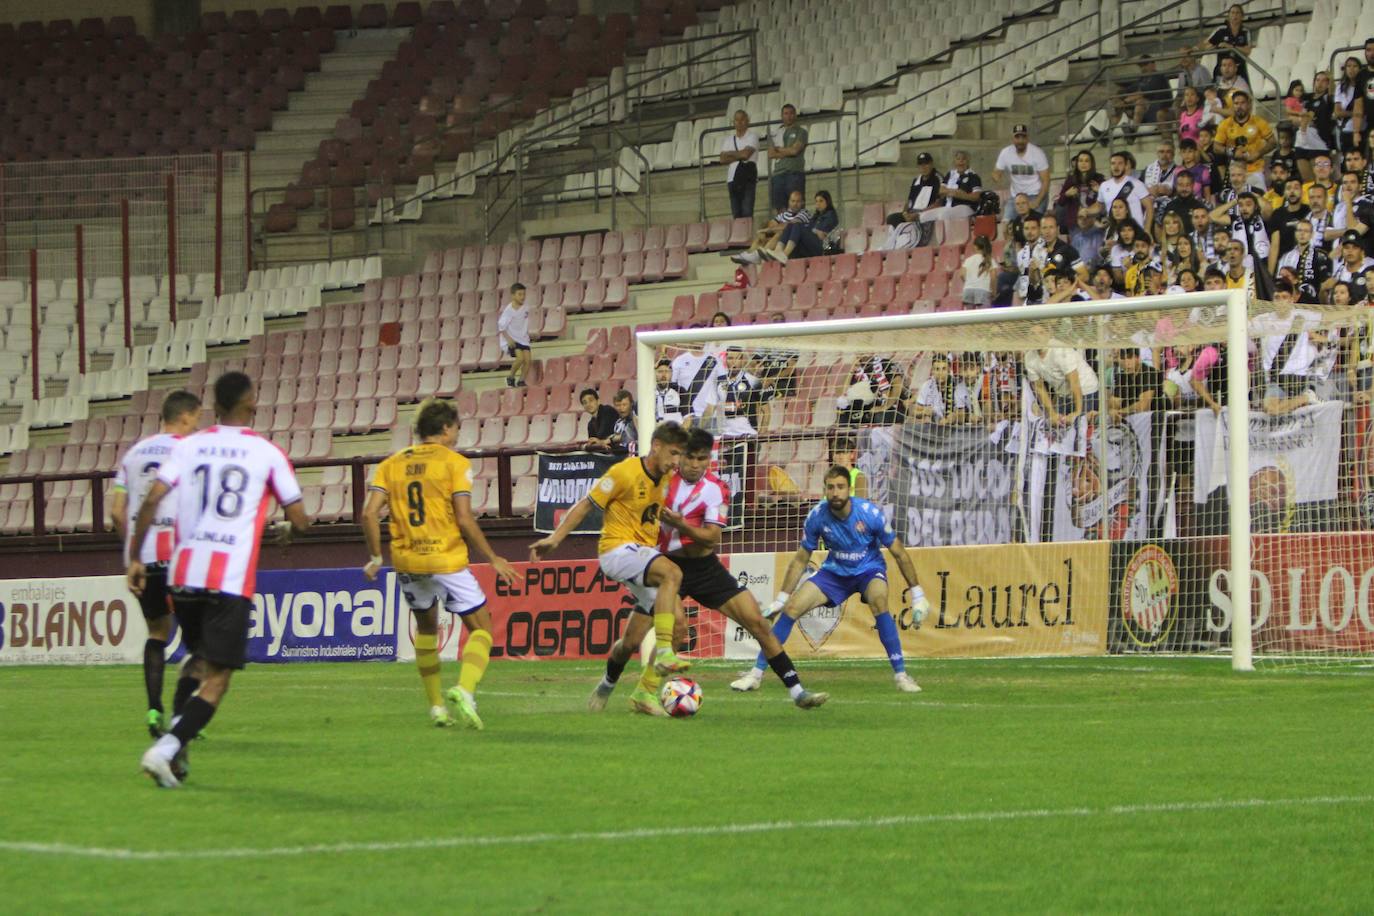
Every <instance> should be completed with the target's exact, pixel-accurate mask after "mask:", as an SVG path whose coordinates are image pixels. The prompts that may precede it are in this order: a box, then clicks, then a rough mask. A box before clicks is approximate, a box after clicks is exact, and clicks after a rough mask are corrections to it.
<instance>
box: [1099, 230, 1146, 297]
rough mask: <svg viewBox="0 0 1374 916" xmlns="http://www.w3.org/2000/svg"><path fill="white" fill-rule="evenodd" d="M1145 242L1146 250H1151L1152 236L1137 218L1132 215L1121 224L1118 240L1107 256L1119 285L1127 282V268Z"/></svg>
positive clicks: (1117, 235)
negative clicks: (1141, 226) (1143, 228)
mask: <svg viewBox="0 0 1374 916" xmlns="http://www.w3.org/2000/svg"><path fill="white" fill-rule="evenodd" d="M1142 242H1143V243H1144V244H1145V245H1146V246H1147V247H1146V252H1147V253H1148V251H1149V246H1150V244H1151V243H1150V237H1149V236H1148V235H1146V234H1145V233H1144V232H1143V231H1141V228H1140V227H1139V226H1137V225H1136V223H1135V220H1133V219H1131V218H1130V217H1127V218H1126V221H1125V222H1124V223H1122V224H1121V225H1120V227H1119V228H1118V230H1117V234H1116V241H1115V242H1113V243H1112V247H1111V252H1110V253H1109V254H1108V256H1107V264H1108V266H1110V267H1111V269H1112V276H1113V278H1114V279H1115V280H1116V285H1117V286H1124V285H1125V283H1126V269H1127V268H1128V267H1130V266H1131V264H1132V263H1134V262H1135V260H1136V253H1137V251H1139V245H1140V243H1142Z"/></svg>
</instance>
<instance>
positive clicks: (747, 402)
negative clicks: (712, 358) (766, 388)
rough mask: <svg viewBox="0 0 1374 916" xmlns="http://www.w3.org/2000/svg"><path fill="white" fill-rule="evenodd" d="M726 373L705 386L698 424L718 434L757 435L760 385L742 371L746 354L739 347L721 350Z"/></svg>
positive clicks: (761, 399)
mask: <svg viewBox="0 0 1374 916" xmlns="http://www.w3.org/2000/svg"><path fill="white" fill-rule="evenodd" d="M725 358H726V366H727V368H728V372H729V374H728V375H726V376H725V378H723V379H719V380H718V381H717V382H716V383H715V384H714V385H710V386H708V387H707V394H708V395H709V397H708V398H707V402H706V410H705V411H704V412H703V413H702V425H703V426H705V427H706V428H707V429H708V430H710V431H712V432H715V433H717V434H718V435H720V436H722V437H730V436H757V435H758V428H757V425H756V424H757V421H758V411H759V405H760V404H761V403H762V401H763V389H762V386H761V385H760V384H759V380H758V379H757V378H755V377H754V376H753V375H751V374H750V373H749V372H747V371H745V363H746V362H747V361H748V356H746V355H745V352H744V350H743V349H742V348H740V347H730V348H729V349H727V350H726V351H725Z"/></svg>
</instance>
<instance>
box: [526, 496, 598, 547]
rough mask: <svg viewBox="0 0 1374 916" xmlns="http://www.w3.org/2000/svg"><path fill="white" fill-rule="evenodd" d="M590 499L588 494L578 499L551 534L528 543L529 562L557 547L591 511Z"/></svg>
mask: <svg viewBox="0 0 1374 916" xmlns="http://www.w3.org/2000/svg"><path fill="white" fill-rule="evenodd" d="M592 506H593V503H592V500H591V497H590V496H584V497H582V498H581V499H579V500H578V501H577V502H576V503H575V504H574V505H573V507H572V508H571V509H569V510H568V511H567V514H566V515H564V516H563V521H561V522H559V523H558V527H557V528H555V529H554V530H553V534H551V535H549V536H548V537H546V538H542V539H540V540H538V541H535V542H534V543H533V544H531V545H530V562H531V563H534V562H537V561H539V560H542V559H544V557H546V556H548V555H549V554H551V553H553V552H554V551H555V550H557V549H558V545H559V544H562V543H563V541H564V540H565V539H566V538H567V536H568V535H569V534H571V533H572V532H573V530H574V529H575V528H576V527H577V526H578V525H580V524H582V520H583V519H585V518H586V517H587V513H589V512H591V511H592Z"/></svg>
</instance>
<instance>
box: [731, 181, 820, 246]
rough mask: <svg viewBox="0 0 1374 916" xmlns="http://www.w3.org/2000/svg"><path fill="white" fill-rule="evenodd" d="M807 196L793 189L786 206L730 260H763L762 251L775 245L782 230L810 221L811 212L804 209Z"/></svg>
mask: <svg viewBox="0 0 1374 916" xmlns="http://www.w3.org/2000/svg"><path fill="white" fill-rule="evenodd" d="M804 200H805V198H804V197H803V196H802V192H801V191H793V192H792V194H791V196H790V197H788V198H787V206H786V208H784V209H782V210H779V211H778V213H777V214H776V215H775V216H774V217H773V218H772V219H771V220H769V222H768V225H767V226H764V227H763V228H762V229H760V230H759V231H758V232H756V233H754V240H753V241H752V242H751V243H750V244H749V247H748V248H747V249H746V250H745V251H744V252H743V253H741V254H737V255H735V256H734V257H732V258H731V259H730V260H732V261H734V262H735V263H736V264H758V263H759V262H761V261H762V260H763V254H762V252H763V251H764V250H765V249H767V248H771V247H772V246H773V243H774V242H776V241H777V240H778V237H779V236H781V235H782V230H783V229H784V228H786V227H787V226H788V225H789V224H791V223H803V224H805V223H809V222H810V221H811V214H810V213H808V212H807V211H806V210H804V209H802V204H803V201H804Z"/></svg>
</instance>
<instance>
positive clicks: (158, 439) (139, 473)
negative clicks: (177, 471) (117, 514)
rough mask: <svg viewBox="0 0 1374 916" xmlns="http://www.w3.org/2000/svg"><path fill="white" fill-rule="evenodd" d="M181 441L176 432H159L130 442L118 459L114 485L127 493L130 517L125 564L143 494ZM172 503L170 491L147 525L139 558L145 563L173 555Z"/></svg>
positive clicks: (170, 557)
mask: <svg viewBox="0 0 1374 916" xmlns="http://www.w3.org/2000/svg"><path fill="white" fill-rule="evenodd" d="M180 441H181V436H174V435H172V434H171V433H157V434H156V435H152V436H149V437H148V438H146V439H143V440H141V441H139V442H135V443H134V444H133V445H131V446H129V450H128V451H127V452H125V453H124V455H123V457H121V458H120V459H119V467H118V468H116V469H115V478H114V487H115V491H116V492H118V491H120V490H123V491H124V492H125V493H126V494H128V495H127V497H126V498H127V502H126V503H125V515H126V517H127V518H128V521H129V523H128V525H127V530H126V531H125V533H124V564H125V565H126V566H127V565H128V564H129V559H130V557H129V542H130V541H132V540H133V537H134V519H136V518H138V510H139V509H141V508H142V507H143V498H144V497H145V496H147V495H148V491H149V490H151V489H152V487H153V481H154V480H156V479H157V472H158V470H159V469H160V468H161V467H162V464H163V462H165V461H166V460H167V459H168V457H169V456H170V455H171V454H172V449H173V448H175V447H176V444H177V443H178V442H180ZM172 516H173V503H172V497H171V496H170V495H169V496H167V498H166V499H164V500H163V501H162V505H160V506H158V513H157V515H156V516H154V517H153V523H152V525H150V526H149V528H148V536H147V537H146V538H144V539H143V550H142V551H141V553H142V556H140V557H139V558H138V559H139V560H140V561H141V562H143V563H166V562H167V561H168V560H170V559H172V545H173V521H174V519H173V517H172Z"/></svg>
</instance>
